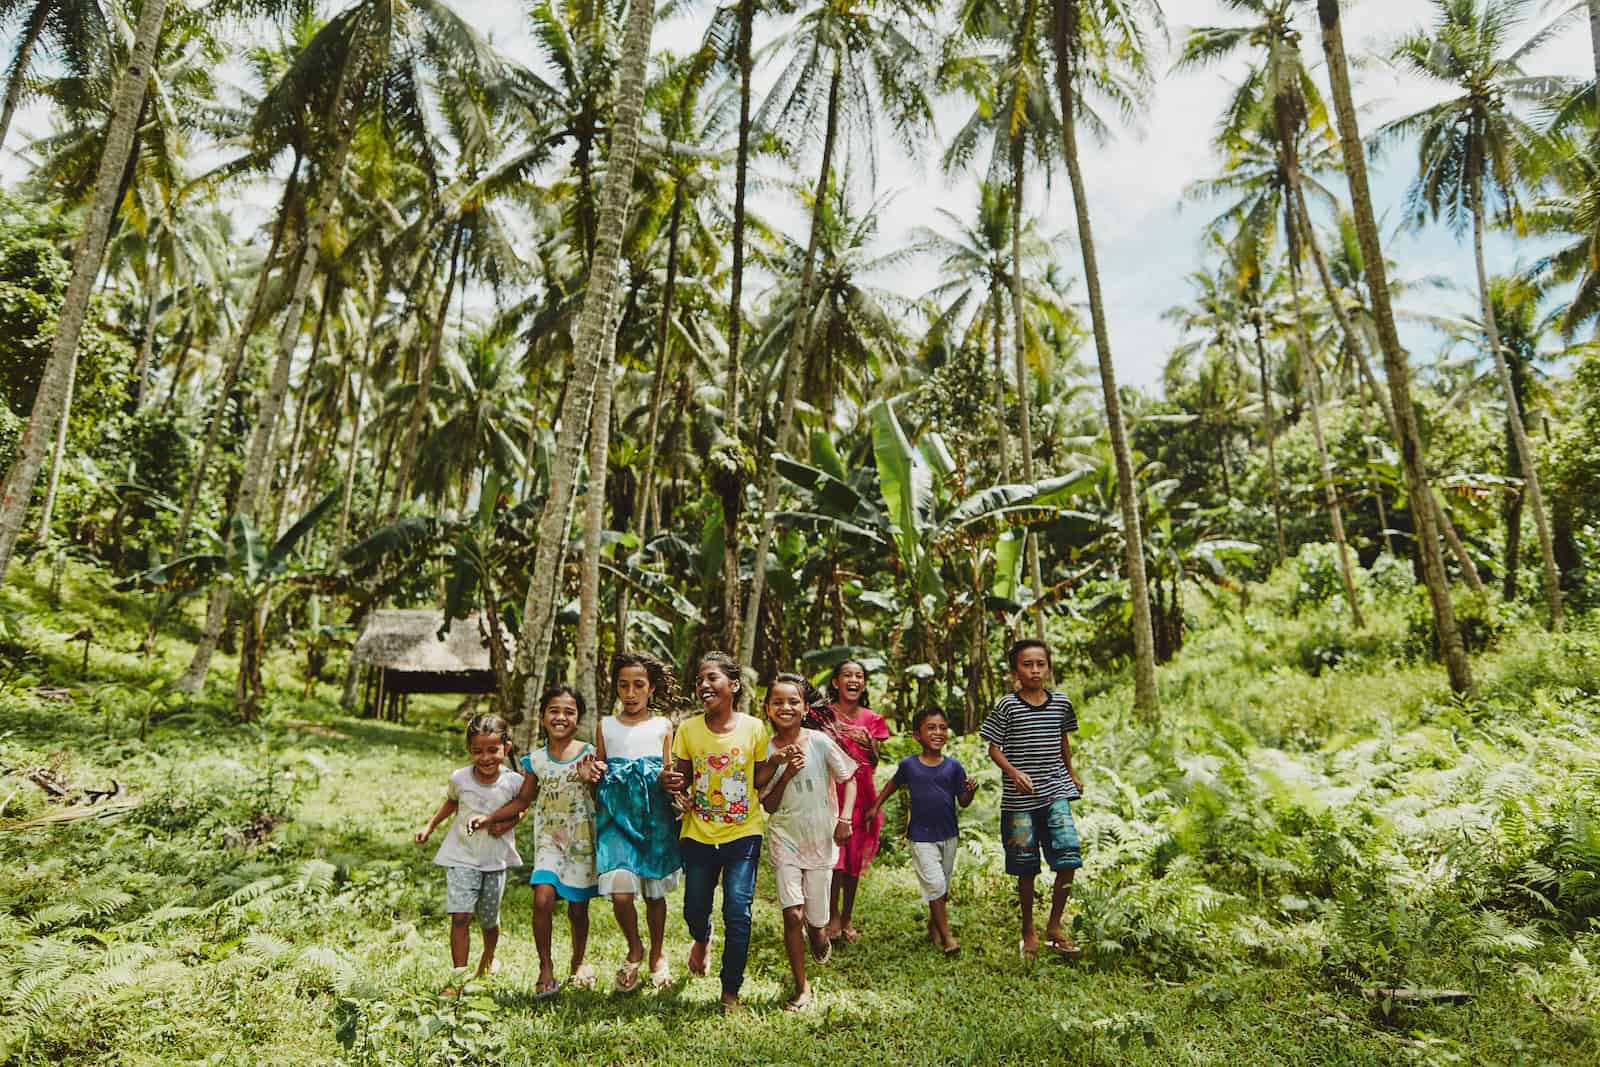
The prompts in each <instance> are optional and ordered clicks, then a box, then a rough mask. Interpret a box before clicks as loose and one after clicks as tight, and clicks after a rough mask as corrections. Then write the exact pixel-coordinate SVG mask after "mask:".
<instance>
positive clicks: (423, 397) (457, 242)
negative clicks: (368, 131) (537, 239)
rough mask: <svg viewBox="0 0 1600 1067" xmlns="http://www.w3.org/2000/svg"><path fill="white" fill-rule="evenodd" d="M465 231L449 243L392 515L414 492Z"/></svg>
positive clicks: (404, 442) (402, 448)
mask: <svg viewBox="0 0 1600 1067" xmlns="http://www.w3.org/2000/svg"><path fill="white" fill-rule="evenodd" d="M464 232H465V228H464V227H463V226H461V225H460V224H457V226H456V232H455V237H454V239H453V240H452V241H451V242H450V273H449V274H447V275H446V276H445V283H444V296H443V297H441V298H440V300H439V314H438V316H437V317H436V318H435V320H434V328H433V337H432V338H431V339H430V340H429V342H428V347H427V349H425V350H424V357H423V361H422V366H420V367H418V368H417V392H416V395H415V396H413V397H412V399H411V412H410V414H409V415H408V416H407V418H406V435H405V438H404V439H403V440H402V441H401V444H400V472H399V473H398V474H397V475H396V476H395V480H394V503H393V505H392V506H391V507H390V509H389V510H390V512H391V513H394V514H399V512H400V505H401V504H402V503H403V502H404V501H405V500H406V493H407V492H409V491H410V489H411V474H412V471H413V470H414V469H415V467H416V458H417V455H416V454H417V438H418V437H419V436H420V435H421V433H422V417H423V415H424V414H426V413H427V410H428V395H429V394H430V393H431V392H432V391H433V376H434V374H435V373H437V371H438V369H439V357H440V356H441V355H442V354H443V352H444V328H445V322H446V321H447V320H448V319H449V317H450V300H451V298H452V297H454V296H455V291H456V280H457V279H458V278H459V277H460V273H461V241H462V235H463V233H464Z"/></svg>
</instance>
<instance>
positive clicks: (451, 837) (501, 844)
mask: <svg viewBox="0 0 1600 1067" xmlns="http://www.w3.org/2000/svg"><path fill="white" fill-rule="evenodd" d="M521 790H522V772H520V771H514V770H512V769H511V768H510V767H501V768H500V777H498V778H496V779H495V780H494V783H493V784H492V785H484V784H483V783H482V782H480V781H478V776H477V775H475V774H473V773H472V767H471V765H470V764H469V765H468V766H466V767H462V768H460V769H459V770H455V771H452V772H451V773H450V786H449V789H448V791H447V792H446V794H445V795H446V796H448V797H449V798H450V799H451V800H453V801H455V802H456V804H457V805H458V807H457V809H456V816H455V818H454V819H452V820H451V822H450V831H449V832H448V833H447V834H445V835H444V843H443V844H441V845H440V846H439V854H438V855H437V856H434V857H433V862H435V863H437V864H438V865H439V866H441V867H471V868H473V869H474V870H479V871H503V870H505V869H506V868H507V867H519V866H521V865H522V857H521V856H519V855H518V854H517V843H516V841H515V840H514V839H515V837H516V834H515V832H514V831H510V830H508V831H506V832H505V833H504V834H502V835H501V836H499V837H496V836H494V835H493V834H491V833H490V832H489V831H487V830H478V831H477V832H476V833H473V834H470V835H469V834H468V833H467V824H468V823H470V822H471V821H472V820H473V819H475V818H477V817H478V816H480V815H492V814H494V813H495V812H496V811H498V810H499V809H500V808H502V807H504V806H505V804H506V802H507V801H509V800H511V799H512V798H514V797H515V796H516V795H517V793H519V792H520V791H521Z"/></svg>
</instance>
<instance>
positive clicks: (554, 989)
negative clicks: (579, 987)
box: [533, 979, 562, 1001]
mask: <svg viewBox="0 0 1600 1067" xmlns="http://www.w3.org/2000/svg"><path fill="white" fill-rule="evenodd" d="M561 986H562V983H560V982H557V981H556V980H555V979H551V980H550V988H549V989H540V988H539V987H538V985H535V986H534V987H533V999H534V1000H536V1001H538V1000H549V999H550V998H551V997H554V996H555V995H556V994H557V993H559V992H561Z"/></svg>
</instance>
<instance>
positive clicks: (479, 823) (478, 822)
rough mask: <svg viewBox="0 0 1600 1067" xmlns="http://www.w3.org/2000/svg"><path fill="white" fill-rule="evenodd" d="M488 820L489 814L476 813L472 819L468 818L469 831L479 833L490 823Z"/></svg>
mask: <svg viewBox="0 0 1600 1067" xmlns="http://www.w3.org/2000/svg"><path fill="white" fill-rule="evenodd" d="M488 821H489V816H487V815H474V816H473V817H472V818H471V819H468V820H467V833H469V834H475V833H477V832H478V831H479V830H482V829H483V827H484V825H485V824H486V823H488Z"/></svg>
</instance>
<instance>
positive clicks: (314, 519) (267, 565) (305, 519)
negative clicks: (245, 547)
mask: <svg viewBox="0 0 1600 1067" xmlns="http://www.w3.org/2000/svg"><path fill="white" fill-rule="evenodd" d="M338 501H339V490H337V489H335V490H334V491H333V492H331V493H329V494H328V495H327V496H325V497H323V498H322V499H321V500H319V501H317V503H316V504H315V505H314V506H313V507H312V508H311V510H310V511H308V512H306V513H305V514H304V515H302V516H300V518H299V519H298V520H297V521H296V522H295V524H294V525H293V526H291V527H289V528H288V529H287V530H285V531H284V533H283V536H282V537H280V538H278V540H277V543H276V544H274V545H273V546H272V547H271V548H270V549H268V550H267V555H266V559H265V560H263V561H262V565H261V569H262V573H264V574H266V575H268V576H274V575H278V574H282V573H283V570H284V568H285V567H287V566H288V565H289V557H290V556H291V555H292V554H293V553H294V551H295V548H296V547H297V546H298V545H299V544H300V542H301V540H303V539H304V538H305V536H306V534H308V533H310V532H311V529H312V527H314V526H316V525H317V523H319V522H321V521H322V520H323V519H324V518H325V517H327V514H328V511H329V510H330V509H331V508H332V507H333V505H334V504H336V503H338Z"/></svg>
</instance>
